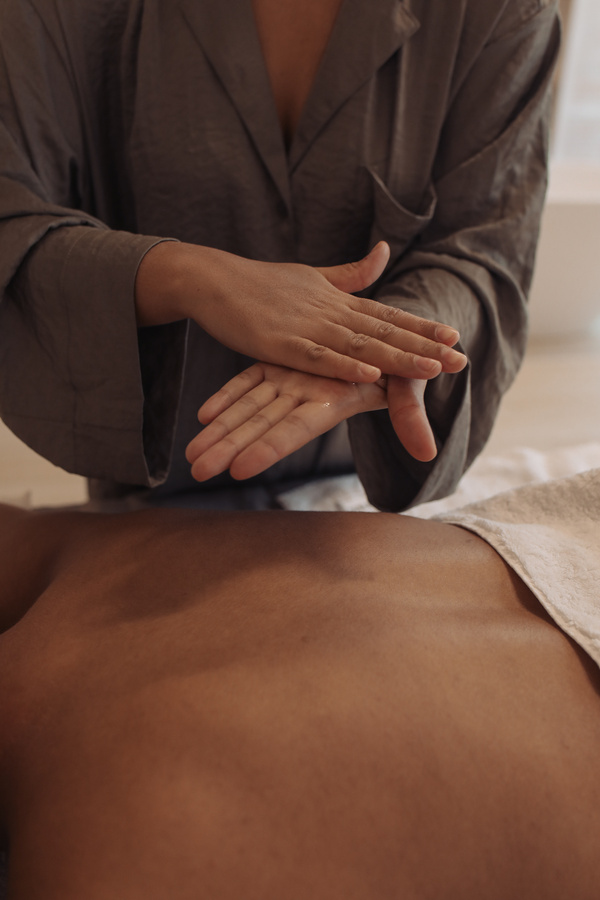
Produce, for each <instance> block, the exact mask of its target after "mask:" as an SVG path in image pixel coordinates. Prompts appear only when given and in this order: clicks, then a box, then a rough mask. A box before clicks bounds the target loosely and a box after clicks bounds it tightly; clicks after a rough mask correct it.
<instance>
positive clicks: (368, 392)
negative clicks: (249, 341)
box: [186, 363, 387, 481]
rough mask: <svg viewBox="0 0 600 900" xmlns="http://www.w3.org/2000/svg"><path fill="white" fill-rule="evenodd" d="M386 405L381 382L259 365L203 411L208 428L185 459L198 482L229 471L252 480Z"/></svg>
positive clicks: (201, 416)
mask: <svg viewBox="0 0 600 900" xmlns="http://www.w3.org/2000/svg"><path fill="white" fill-rule="evenodd" d="M381 381H382V382H383V379H382V380H381ZM386 405H387V399H386V392H385V389H384V387H382V385H381V383H379V382H378V383H375V384H360V383H356V384H350V383H349V382H347V381H340V380H337V379H333V378H323V377H321V376H319V375H309V374H307V373H306V372H298V371H296V370H295V369H287V368H284V367H283V366H273V365H269V364H266V363H256V364H255V365H253V366H251V367H250V368H249V369H246V370H245V371H244V372H242V373H241V374H240V375H237V376H236V377H235V378H232V379H231V381H229V382H228V383H227V384H226V385H225V386H224V387H223V388H221V390H220V391H218V392H217V393H216V394H213V396H212V397H210V398H209V399H208V400H207V401H206V403H205V404H204V405H203V406H202V407H201V408H200V410H199V412H198V419H199V421H200V422H202V423H203V424H207V423H210V424H207V427H206V428H205V429H204V430H203V431H201V432H200V434H199V435H198V436H197V437H195V438H194V440H193V441H191V442H190V444H188V447H187V450H186V458H187V460H188V462H189V463H190V464H191V466H192V475H193V477H194V478H195V479H196V480H197V481H206V480H207V479H208V478H212V477H213V476H215V475H219V474H220V473H221V472H224V471H225V470H226V469H229V471H230V473H231V475H232V476H233V478H237V479H244V478H250V477H251V476H253V475H258V474H259V473H260V472H263V471H264V470H265V469H268V468H269V467H270V466H272V465H273V464H274V463H276V462H278V461H279V460H280V459H283V458H284V457H286V456H289V454H290V453H293V451H294V450H298V449H299V448H300V447H302V446H304V444H307V443H308V442H309V441H311V440H312V439H313V438H315V437H317V436H318V435H320V434H323V433H324V432H325V431H329V429H330V428H333V427H334V425H337V424H338V423H339V422H342V421H343V420H344V419H347V418H349V417H350V416H353V415H355V414H356V413H359V412H367V411H368V410H371V409H382V408H384V407H385V406H386Z"/></svg>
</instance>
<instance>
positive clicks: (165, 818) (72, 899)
mask: <svg viewBox="0 0 600 900" xmlns="http://www.w3.org/2000/svg"><path fill="white" fill-rule="evenodd" d="M61 528H63V530H64V540H63V541H62V549H61V550H60V552H58V553H57V554H55V556H54V563H53V574H52V577H51V579H50V582H49V584H48V586H47V588H46V590H45V592H44V593H43V594H42V596H41V597H40V599H39V600H38V601H37V602H36V603H35V604H34V605H33V607H32V608H31V609H30V610H29V612H28V613H27V614H26V615H25V616H24V618H23V619H22V620H21V621H20V623H19V624H18V625H16V626H15V627H13V628H12V629H10V630H9V631H8V632H6V633H5V634H4V635H3V636H1V637H0V656H1V657H2V660H3V666H2V670H1V675H0V735H1V736H2V737H1V738H0V740H1V741H2V746H0V759H1V760H2V763H1V767H0V787H1V792H2V797H3V808H2V817H3V821H2V823H1V824H2V826H3V827H4V829H5V830H6V831H7V832H8V834H9V836H10V841H11V870H10V878H11V890H12V893H11V900H59V898H60V900H80V898H81V897H83V896H85V897H86V898H90V900H113V898H114V897H119V898H122V900H138V898H142V897H143V898H144V900H163V898H165V897H170V898H171V897H172V898H174V900H188V898H189V900H198V897H199V896H205V897H210V898H211V900H234V898H235V900H239V898H240V897H242V896H243V897H244V898H245V900H280V898H281V897H285V898H286V900H308V898H310V900H342V898H343V900H347V898H353V900H392V898H393V900H397V898H398V897H407V898H408V897H410V898H411V900H424V898H428V897H436V898H439V900H445V898H447V900H453V898H456V897H465V898H480V897H486V898H488V900H496V898H497V900H500V898H507V897H544V898H545V900H554V898H556V900H559V898H560V900H562V898H564V897H566V896H568V897H573V898H578V900H587V898H589V900H592V898H595V897H596V896H597V884H598V879H599V878H600V862H599V861H598V854H597V847H598V842H599V840H600V827H599V825H598V808H599V804H600V775H599V774H598V770H597V751H598V746H599V744H600V702H599V698H598V693H597V684H598V678H597V674H596V672H595V670H593V669H592V667H591V666H590V665H589V661H587V660H586V659H584V658H582V657H581V655H580V654H578V653H577V652H576V651H575V650H574V649H573V647H572V645H571V643H570V642H569V640H568V639H567V638H566V637H565V636H564V635H563V634H562V633H561V632H560V631H558V630H557V629H556V628H555V627H554V625H552V624H551V623H549V622H548V621H547V620H546V619H545V617H544V615H543V614H542V613H541V611H540V609H539V607H538V606H537V604H536V602H535V600H534V599H533V597H532V596H531V594H529V592H528V591H527V590H526V589H525V588H524V587H523V586H522V584H521V583H520V582H518V580H517V579H516V578H515V577H514V576H513V575H512V574H511V573H510V571H509V570H508V569H507V568H506V567H505V566H504V564H503V563H502V561H501V560H500V559H499V557H498V556H497V555H496V554H495V553H494V551H493V550H491V548H490V547H488V545H487V544H485V543H484V542H483V541H481V540H479V539H478V538H476V537H475V536H473V535H471V534H469V533H467V532H464V531H462V530H460V529H458V528H454V527H452V526H445V525H440V524H436V523H431V522H422V521H419V520H411V519H408V518H404V517H396V516H388V515H383V514H382V515H376V516H373V515H359V514H293V513H292V514H286V513H263V514H251V513H242V514H199V513H180V512H175V511H169V512H165V511H161V512H156V513H141V514H134V515H128V516H120V517H104V518H100V517H94V516H89V517H85V516H83V517H82V516H75V517H70V518H69V517H68V516H67V517H65V518H63V519H61V518H60V517H52V516H51V517H49V519H48V529H49V531H51V532H52V539H53V540H54V541H56V535H57V534H60V533H61ZM38 537H39V535H38Z"/></svg>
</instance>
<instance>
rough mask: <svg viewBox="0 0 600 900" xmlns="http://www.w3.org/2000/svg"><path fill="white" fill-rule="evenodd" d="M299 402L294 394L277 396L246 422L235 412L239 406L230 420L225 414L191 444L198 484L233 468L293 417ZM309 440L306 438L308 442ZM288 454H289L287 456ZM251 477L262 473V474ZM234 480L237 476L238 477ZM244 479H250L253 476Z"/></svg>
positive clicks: (188, 452) (190, 455)
mask: <svg viewBox="0 0 600 900" xmlns="http://www.w3.org/2000/svg"><path fill="white" fill-rule="evenodd" d="M241 402H242V401H240V403H241ZM298 402H299V401H297V400H296V399H295V398H293V397H291V396H290V395H287V396H282V397H277V398H275V399H274V400H273V402H271V403H269V404H267V405H266V406H264V407H262V408H259V409H258V411H257V412H256V413H255V414H254V415H253V416H252V417H251V418H249V419H246V420H244V419H243V417H244V412H242V411H241V410H235V407H233V408H232V410H228V412H232V413H234V415H233V416H229V417H228V416H227V413H225V414H224V416H222V417H220V418H219V420H218V421H215V422H213V423H212V424H211V425H209V426H208V427H207V428H205V429H204V431H202V432H201V433H200V434H199V435H198V437H197V438H194V440H193V441H192V442H191V443H190V444H189V445H188V448H187V450H186V457H187V460H188V462H191V463H192V477H193V478H195V479H196V481H206V480H207V479H209V478H213V477H214V476H215V475H219V474H220V473H221V472H225V471H226V470H227V469H231V467H232V464H233V463H234V461H235V460H236V459H237V457H238V456H239V455H240V453H242V451H244V450H245V449H246V448H247V447H248V446H250V445H252V444H253V443H255V442H256V441H258V440H260V438H261V437H262V436H263V435H264V434H266V433H267V432H270V431H271V430H272V429H273V427H274V426H276V425H277V424H278V423H279V422H281V421H282V420H284V419H286V417H289V416H290V413H292V411H293V410H294V409H295V407H296V406H297V405H298ZM237 405H239V404H237ZM236 423H239V424H236ZM309 439H310V438H306V440H309ZM299 446H302V444H300V445H299ZM284 455H286V454H285V453H284ZM278 458H282V457H278ZM274 461H276V460H274ZM268 465H271V463H268ZM265 468H266V467H265ZM259 471H262V469H261V470H259ZM232 474H233V472H232ZM250 474H258V472H252V473H250ZM234 477H236V476H235V475H234ZM242 477H249V475H248V476H242Z"/></svg>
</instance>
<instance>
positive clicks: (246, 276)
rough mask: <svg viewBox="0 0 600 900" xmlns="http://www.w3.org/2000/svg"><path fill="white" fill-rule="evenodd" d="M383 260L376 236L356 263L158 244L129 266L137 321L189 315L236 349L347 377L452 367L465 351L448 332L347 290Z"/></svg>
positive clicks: (384, 250)
mask: <svg viewBox="0 0 600 900" xmlns="http://www.w3.org/2000/svg"><path fill="white" fill-rule="evenodd" d="M388 258H389V248H388V246H387V244H385V243H380V244H378V245H377V246H376V247H374V248H373V250H372V251H371V253H369V254H368V255H367V256H366V257H364V259H362V260H359V261H358V262H356V263H349V264H347V265H343V266H333V267H330V268H322V269H317V268H312V267H310V266H306V265H299V264H296V263H266V262H258V261H256V260H249V259H244V258H242V257H239V256H234V255H233V254H231V253H225V252H223V251H221V250H214V249H212V248H208V247H199V246H196V245H194V244H180V243H175V242H172V241H165V242H163V243H160V244H157V245H156V246H155V247H153V248H152V249H151V250H150V251H149V252H148V253H147V254H146V256H145V257H144V259H143V260H142V263H141V264H140V267H139V270H138V276H137V280H136V308H137V315H138V324H139V325H141V326H144V325H158V324H164V323H166V322H172V321H176V320H178V319H182V318H190V319H193V320H194V321H195V322H197V323H198V325H200V326H201V327H202V328H203V329H204V330H205V331H207V332H208V333H209V334H211V335H212V336H213V337H214V338H216V340H218V341H219V342H220V343H222V344H224V345H225V346H226V347H229V348H230V349H232V350H235V351H237V352H239V353H243V354H244V355H245V356H250V357H253V358H254V359H261V360H263V361H264V362H267V363H274V364H277V365H284V366H287V367H288V368H293V369H298V370H299V371H303V372H308V373H311V374H315V375H323V376H326V377H329V378H338V379H342V380H344V381H350V382H374V381H376V380H377V379H378V378H379V377H380V376H381V374H382V373H385V374H393V375H399V376H402V377H405V378H419V379H427V378H433V377H435V376H436V375H438V374H439V373H440V372H441V371H445V372H458V371H460V370H461V369H462V368H464V366H465V365H466V358H465V357H464V356H463V354H461V353H458V352H457V351H455V350H453V349H452V346H453V344H455V343H456V341H457V340H458V333H457V332H456V331H455V330H454V329H452V328H448V327H447V326H444V325H440V324H439V323H437V322H429V321H427V320H426V319H421V318H418V317H417V316H413V315H411V314H410V313H407V312H403V311H402V310H398V309H394V308H392V307H388V306H385V305H384V304H381V303H378V302H376V301H374V300H368V299H363V298H360V297H354V296H352V294H353V293H354V292H357V291H361V290H363V289H364V288H366V287H368V286H369V285H370V284H372V283H373V282H374V281H375V280H376V279H377V278H379V276H380V275H381V273H382V272H383V270H384V269H385V266H386V264H387V261H388Z"/></svg>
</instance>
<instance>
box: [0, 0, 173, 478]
mask: <svg viewBox="0 0 600 900" xmlns="http://www.w3.org/2000/svg"><path fill="white" fill-rule="evenodd" d="M79 76H80V73H77V72H74V71H73V70H72V68H71V67H70V64H69V54H68V52H67V50H66V48H63V47H61V43H60V29H58V28H57V29H49V26H48V23H46V22H42V21H41V19H40V18H39V16H38V14H37V12H36V9H35V4H32V3H30V2H29V0H18V2H16V0H13V2H11V0H7V2H5V3H3V5H2V22H1V24H0V246H1V247H2V252H1V254H0V415H1V416H2V419H3V420H4V422H5V423H6V424H7V425H8V427H9V428H11V429H12V430H13V431H14V432H15V434H16V435H17V436H18V437H20V438H21V439H22V440H23V441H24V442H25V443H27V444H28V445H29V446H30V447H32V448H33V449H34V450H35V451H37V452H38V453H40V454H42V455H43V456H45V457H46V458H47V459H49V460H50V461H51V462H53V463H55V464H56V465H59V466H61V467H63V468H64V469H66V470H68V471H70V472H76V473H78V474H81V475H87V476H93V477H99V478H112V479H116V480H119V481H123V482H128V483H138V484H153V483H156V482H157V481H160V480H161V479H163V478H164V477H165V475H166V470H167V466H168V458H169V454H170V441H171V440H172V435H173V430H174V420H175V415H176V406H177V402H176V401H177V396H178V393H177V392H178V385H179V384H180V381H181V368H182V364H183V342H184V339H185V338H184V331H185V328H184V326H183V325H182V324H181V323H177V324H175V325H172V326H166V329H170V330H171V338H172V340H171V341H170V344H171V348H172V349H171V350H170V351H169V352H168V353H167V354H166V358H165V360H164V363H163V367H162V375H161V380H160V381H159V379H158V378H157V377H156V375H155V374H154V372H153V370H152V369H151V368H149V369H148V371H147V372H145V371H144V367H143V366H142V365H141V364H140V350H142V349H143V347H144V346H145V345H146V344H147V345H148V346H149V347H150V348H152V346H153V345H155V344H156V335H155V334H153V332H154V329H142V330H141V332H140V334H139V335H138V330H137V327H136V321H135V310H134V283H135V276H136V272H137V268H138V266H139V264H140V261H141V260H142V258H143V256H144V255H145V253H146V252H147V251H148V250H149V249H150V248H151V247H152V246H154V245H155V244H156V243H157V242H158V241H159V240H161V238H157V237H150V236H141V235H136V234H132V233H129V232H127V231H119V230H113V229H111V228H109V227H107V225H106V224H105V223H104V221H101V220H100V218H98V217H96V215H95V213H96V211H97V210H98V209H102V208H103V203H102V197H101V196H99V194H101V192H102V184H103V180H102V177H101V175H99V173H98V171H97V169H98V165H97V159H96V158H95V157H94V149H93V148H92V147H90V145H89V144H90V140H89V132H86V116H85V111H82V107H83V106H84V101H83V100H82V90H81V87H82V86H81V80H80V77H79ZM88 210H89V211H88ZM165 333H166V332H165V330H164V329H163V331H162V334H163V336H164V335H165ZM140 342H141V345H140ZM163 343H165V342H164V341H163ZM167 343H169V342H168V341H167ZM165 384H169V385H170V388H169V390H168V391H167V390H166V389H165V387H164V385H165ZM167 394H168V396H167Z"/></svg>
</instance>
